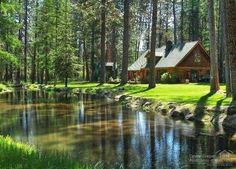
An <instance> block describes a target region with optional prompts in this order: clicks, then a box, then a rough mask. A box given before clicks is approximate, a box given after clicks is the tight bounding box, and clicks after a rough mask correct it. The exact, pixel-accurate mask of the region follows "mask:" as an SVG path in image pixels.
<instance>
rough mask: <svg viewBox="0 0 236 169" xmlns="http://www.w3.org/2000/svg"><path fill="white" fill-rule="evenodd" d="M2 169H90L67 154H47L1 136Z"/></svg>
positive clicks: (0, 157) (0, 165)
mask: <svg viewBox="0 0 236 169" xmlns="http://www.w3.org/2000/svg"><path fill="white" fill-rule="evenodd" d="M0 168H1V169H32V168H34V169H47V168H50V169H65V168H68V169H69V168H70V169H89V168H92V167H89V166H83V165H80V164H78V163H77V162H76V161H73V160H72V159H70V158H69V156H67V155H65V154H59V153H54V154H45V153H42V152H39V151H38V150H36V149H35V148H34V147H32V146H30V145H27V144H23V143H19V142H15V141H13V140H12V139H11V138H10V137H6V138H5V137H2V136H0Z"/></svg>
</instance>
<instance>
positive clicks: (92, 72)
mask: <svg viewBox="0 0 236 169" xmlns="http://www.w3.org/2000/svg"><path fill="white" fill-rule="evenodd" d="M95 26H96V25H95V21H94V22H93V24H92V34H91V81H94V80H95V65H94V55H95V48H94V46H95Z"/></svg>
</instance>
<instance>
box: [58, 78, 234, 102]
mask: <svg viewBox="0 0 236 169" xmlns="http://www.w3.org/2000/svg"><path fill="white" fill-rule="evenodd" d="M63 86H64V85H63V84H58V85H57V87H63ZM117 87H118V85H114V84H103V85H99V83H89V82H72V83H70V84H69V88H80V89H88V88H92V89H98V88H102V89H108V90H109V89H115V88H117ZM124 89H125V90H124V92H123V94H128V95H132V96H137V97H145V98H150V99H153V100H157V101H162V102H177V103H184V104H194V105H197V104H198V105H200V104H203V105H211V106H228V105H230V104H231V102H232V99H231V98H226V96H225V85H221V90H220V91H219V92H217V93H215V94H212V95H209V91H210V86H209V85H208V84H197V83H192V84H157V87H156V88H154V89H150V90H148V85H147V84H127V85H125V86H124Z"/></svg>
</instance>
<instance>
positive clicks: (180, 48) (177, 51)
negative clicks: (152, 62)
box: [156, 41, 198, 68]
mask: <svg viewBox="0 0 236 169" xmlns="http://www.w3.org/2000/svg"><path fill="white" fill-rule="evenodd" d="M197 44H198V41H194V42H188V43H184V44H177V45H175V46H173V47H172V49H171V51H170V53H169V54H168V55H167V56H163V57H162V58H161V59H160V61H159V62H158V63H157V64H156V68H166V67H168V68H169V67H176V66H177V65H178V63H180V62H181V61H182V60H183V59H184V57H185V56H186V55H187V54H188V53H189V52H190V51H191V50H192V49H193V48H194V47H195V46H196V45H197Z"/></svg>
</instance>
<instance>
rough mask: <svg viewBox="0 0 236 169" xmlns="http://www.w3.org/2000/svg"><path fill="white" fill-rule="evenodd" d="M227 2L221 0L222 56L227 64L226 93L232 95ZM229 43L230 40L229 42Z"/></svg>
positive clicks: (225, 68) (225, 67)
mask: <svg viewBox="0 0 236 169" xmlns="http://www.w3.org/2000/svg"><path fill="white" fill-rule="evenodd" d="M225 9H226V3H225V1H220V13H221V48H222V49H221V50H222V53H221V54H222V58H224V61H225V65H224V70H225V71H224V73H225V83H226V95H227V96H230V95H231V78H230V68H229V55H228V51H227V48H228V46H227V45H226V42H227V41H228V37H227V32H228V31H227V21H226V20H227V18H226V12H225ZM227 43H228V42H227Z"/></svg>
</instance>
